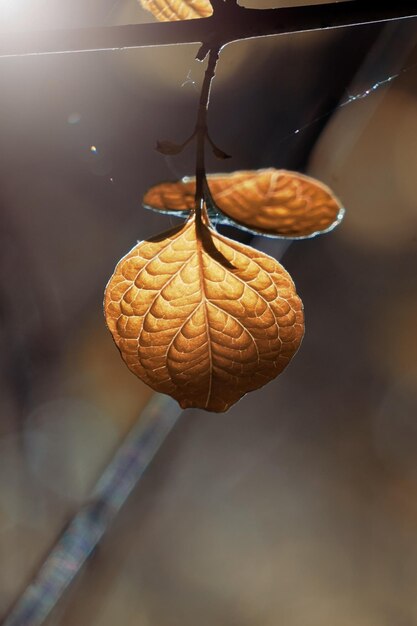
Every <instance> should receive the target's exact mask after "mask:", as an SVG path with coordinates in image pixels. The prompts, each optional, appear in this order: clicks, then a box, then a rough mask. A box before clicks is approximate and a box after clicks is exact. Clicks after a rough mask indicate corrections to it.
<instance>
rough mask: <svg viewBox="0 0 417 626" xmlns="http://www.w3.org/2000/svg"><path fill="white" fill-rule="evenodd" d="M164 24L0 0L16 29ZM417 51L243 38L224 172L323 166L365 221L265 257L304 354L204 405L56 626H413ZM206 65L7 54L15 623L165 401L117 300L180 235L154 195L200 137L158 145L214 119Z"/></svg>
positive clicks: (227, 87) (4, 121) (7, 555)
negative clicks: (133, 350) (280, 275)
mask: <svg viewBox="0 0 417 626" xmlns="http://www.w3.org/2000/svg"><path fill="white" fill-rule="evenodd" d="M290 4H292V5H296V4H302V3H300V2H292V3H290V2H281V3H278V2H276V3H275V6H277V5H280V6H281V5H286V6H288V5H290ZM303 4H307V3H306V2H304V3H303ZM255 5H256V4H254V3H252V4H251V6H255ZM256 6H266V4H265V3H264V4H263V5H260V4H257V5H256ZM151 20H152V17H151V16H149V15H148V14H146V13H145V12H144V11H142V10H141V9H140V8H139V6H138V5H137V4H136V2H134V0H120V1H118V2H115V1H114V0H111V1H110V0H100V1H99V0H88V1H86V0H84V1H81V0H77V1H75V0H73V1H72V2H71V3H63V2H55V3H50V2H46V1H43V2H42V1H40V0H39V1H36V0H16V2H13V3H12V2H8V1H7V0H0V30H6V29H7V30H13V29H27V28H33V29H34V28H59V27H71V26H88V25H110V24H123V23H136V22H143V21H151ZM416 44H417V24H416V22H415V21H413V20H410V21H403V22H402V23H392V24H389V25H386V26H381V25H374V26H367V27H355V28H349V29H342V30H338V31H335V32H331V31H326V32H324V31H323V32H315V33H309V34H308V33H304V34H297V35H291V36H280V37H269V38H266V39H262V40H261V39H259V40H252V41H249V42H243V43H236V44H233V45H229V46H227V47H226V48H225V49H224V51H223V53H222V55H221V60H220V64H219V69H218V75H217V76H216V80H215V83H214V87H213V92H212V103H211V106H210V111H209V121H210V128H211V134H212V136H213V138H214V140H215V141H216V143H217V144H218V145H219V146H220V147H221V148H222V149H224V150H225V151H226V152H228V153H229V154H232V159H230V161H228V162H227V163H224V162H220V163H219V162H215V161H214V159H211V158H210V159H209V169H210V171H213V172H214V171H225V170H227V171H231V170H234V169H241V168H260V167H269V166H275V167H286V168H290V169H300V170H302V171H307V172H308V173H310V174H312V175H314V176H317V177H318V178H320V179H322V180H323V181H325V182H326V183H327V184H329V185H330V186H331V187H332V188H333V190H334V191H335V192H336V193H337V194H338V195H339V196H340V197H341V198H342V200H343V202H344V204H345V206H346V209H347V212H346V218H345V220H344V222H343V223H342V225H341V226H340V227H339V228H338V229H337V230H336V231H334V232H333V233H331V234H328V235H326V236H323V237H321V238H317V239H313V240H308V241H304V242H295V243H293V244H292V245H291V246H290V247H289V248H288V249H287V250H286V251H285V254H284V256H282V255H283V248H282V246H280V245H279V244H277V243H275V242H273V241H272V240H265V239H264V240H261V239H260V238H257V239H256V240H255V241H254V242H253V243H254V245H258V246H260V247H261V248H262V249H264V250H267V251H268V252H269V253H270V254H273V255H275V256H277V257H278V258H282V262H283V264H284V265H285V267H286V268H287V269H288V270H289V271H290V273H291V275H292V276H293V278H294V280H295V282H296V285H297V288H298V291H299V293H300V295H301V296H302V298H303V300H304V304H305V309H306V337H305V340H304V342H303V345H302V348H301V350H300V352H299V353H298V355H297V357H296V358H295V359H294V361H293V363H292V364H291V366H290V367H289V368H288V370H286V371H285V373H284V374H283V375H282V376H281V377H280V378H279V379H277V380H276V381H274V382H273V383H271V384H269V385H268V386H267V387H265V388H263V389H261V390H259V391H257V392H255V393H252V394H250V395H248V396H246V397H245V398H244V399H242V401H241V402H239V403H238V404H237V405H236V406H235V407H233V408H232V409H231V410H230V411H229V412H228V413H226V414H224V415H211V414H207V413H205V412H203V411H195V410H188V411H186V412H184V414H183V415H182V416H181V418H180V420H179V421H178V424H177V426H176V427H175V429H174V430H173V432H172V433H171V435H170V436H169V437H168V439H167V441H166V442H165V444H164V445H163V447H162V449H161V450H160V452H159V453H158V455H157V456H156V458H155V460H154V462H153V464H152V466H151V467H150V468H149V470H148V471H147V472H146V474H145V477H144V478H143V480H142V481H141V482H140V483H139V484H138V486H137V487H136V489H135V490H134V492H133V494H132V495H131V497H130V498H129V500H128V501H127V503H126V504H125V506H124V507H123V508H122V510H121V512H120V514H119V515H118V517H117V519H116V521H115V522H114V523H113V524H112V526H111V528H110V529H109V532H108V533H107V535H106V536H105V538H104V539H103V541H102V542H101V544H100V546H99V548H98V549H97V550H96V551H95V553H94V554H93V556H92V557H91V559H90V560H89V561H88V563H87V565H86V566H85V568H84V569H83V571H82V573H81V574H80V575H79V576H78V577H77V579H76V581H75V582H74V584H73V585H72V586H71V588H70V590H69V591H68V593H67V594H66V595H65V596H64V598H63V599H62V600H61V602H60V603H59V604H58V605H57V607H56V608H55V610H54V611H53V612H52V614H51V615H50V617H49V618H48V620H47V624H48V626H52V625H54V626H58V625H59V626H64V625H65V626H67V625H68V626H73V625H74V624H77V625H79V626H84V625H86V626H87V625H94V626H107V625H113V624H114V623H123V624H125V625H132V626H133V625H135V626H177V625H178V626H180V625H181V626H188V625H189V626H194V625H195V624H199V626H213V625H214V624H216V626H238V625H239V626H276V625H277V624H280V623H282V624H285V626H327V625H329V626H345V625H346V626H348V625H349V626H350V625H351V624H355V626H392V624H395V625H396V626H411V625H412V624H415V623H416V622H417V601H416V594H415V589H416V587H417V454H416V452H417V425H416V416H417V324H416V320H417V280H416V269H417V206H416V197H417V175H416V172H417V49H416V47H415V46H416ZM196 52H197V47H196V46H192V45H190V46H170V47H165V48H149V49H143V50H142V49H137V50H130V51H123V52H120V51H119V52H102V53H88V54H87V53H85V54H70V55H57V56H39V57H25V58H0V93H1V97H0V346H1V349H0V616H1V615H6V614H7V613H8V611H9V610H10V607H11V606H12V605H13V604H14V602H15V601H16V599H17V598H18V597H19V595H20V594H21V593H22V591H23V590H24V589H25V587H26V586H27V585H28V584H29V582H30V581H31V579H32V577H33V576H34V574H35V573H36V572H37V570H38V568H39V567H40V565H41V564H42V562H43V560H44V559H45V557H46V556H47V554H48V553H49V551H50V549H51V548H52V546H53V545H54V543H55V541H56V540H57V538H58V537H59V535H60V533H61V532H62V530H63V528H65V526H66V525H67V524H68V522H69V521H70V520H71V519H72V517H73V516H74V515H75V514H76V513H77V511H78V510H79V508H80V507H81V506H82V504H83V503H84V502H85V500H86V498H87V497H88V494H89V493H90V491H91V489H92V488H93V486H94V484H95V482H96V480H97V479H98V477H99V476H100V474H101V473H102V471H103V470H104V468H105V467H106V465H107V464H108V462H109V461H110V459H111V457H112V455H113V453H114V452H115V450H117V448H118V447H119V446H120V444H121V442H122V441H123V438H124V437H125V435H126V434H127V432H128V431H129V429H130V428H131V427H132V425H133V424H134V423H135V422H136V421H137V420H138V419H140V414H141V411H142V410H143V408H144V407H145V405H146V403H147V402H148V400H149V398H150V396H151V392H150V390H149V389H148V388H146V387H145V386H144V385H142V384H141V383H140V381H138V380H136V379H135V377H134V376H133V375H132V374H131V373H130V372H129V371H128V370H127V368H126V367H125V366H124V365H123V363H122V362H121V360H120V357H119V355H118V352H117V350H116V348H115V347H114V345H113V343H112V340H111V337H110V335H109V333H108V331H107V330H106V328H105V325H104V320H103V314H102V294H103V289H104V286H105V284H106V281H107V280H108V277H109V276H110V275H111V273H112V270H113V267H114V265H115V263H116V262H117V260H118V259H119V258H120V257H121V256H122V255H123V254H125V252H126V251H127V250H129V249H130V248H131V247H132V245H133V244H134V243H135V242H136V241H137V240H140V239H143V238H146V237H148V236H150V235H152V234H155V233H157V232H160V231H161V230H164V229H167V228H169V227H170V226H171V225H172V224H173V223H174V222H173V220H172V219H171V218H169V217H166V216H160V215H156V214H154V213H151V212H147V211H145V210H144V209H143V208H142V207H141V197H142V195H143V193H144V192H145V191H146V189H147V188H148V187H149V186H151V185H152V184H155V183H156V182H159V181H161V180H169V179H176V178H178V177H180V176H183V175H185V174H190V173H192V170H193V152H192V148H189V149H187V151H186V152H185V153H184V154H182V155H181V156H179V157H176V158H171V157H163V156H161V155H160V154H158V153H157V152H156V151H155V150H154V146H155V143H156V140H157V139H171V140H173V141H181V140H182V139H183V138H185V137H186V136H188V134H189V132H190V130H191V128H192V125H193V123H194V122H193V120H194V116H195V111H196V105H197V100H198V90H199V86H200V85H201V80H202V76H203V72H204V64H201V63H199V62H197V61H194V57H195V54H196ZM391 77H392V80H390V81H387V82H385V81H386V80H387V79H388V78H391ZM380 83H384V84H380ZM377 85H379V87H378V88H376V86H377ZM367 92H368V93H367ZM228 233H229V234H230V235H231V236H236V237H241V238H242V237H243V239H244V240H245V241H248V236H247V235H242V234H238V233H237V232H235V231H230V230H229V231H228Z"/></svg>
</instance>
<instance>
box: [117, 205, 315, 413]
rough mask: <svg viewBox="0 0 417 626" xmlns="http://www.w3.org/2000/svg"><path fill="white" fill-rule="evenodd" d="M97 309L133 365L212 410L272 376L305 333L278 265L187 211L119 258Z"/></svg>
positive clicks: (157, 385)
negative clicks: (185, 217)
mask: <svg viewBox="0 0 417 626" xmlns="http://www.w3.org/2000/svg"><path fill="white" fill-rule="evenodd" d="M105 315H106V320H107V325H108V327H109V329H110V331H111V333H112V335H113V338H114V340H115V342H116V344H117V346H118V348H119V349H120V352H121V355H122V357H123V359H124V360H125V362H126V364H127V365H128V367H129V368H130V369H131V370H132V372H134V373H135V374H136V375H137V376H138V377H139V378H141V379H142V380H144V381H145V382H146V383H147V384H148V385H150V386H151V387H152V388H153V389H155V390H156V391H159V392H162V393H166V394H169V395H171V396H173V397H174V398H175V399H176V400H177V401H178V402H179V404H180V405H181V406H182V407H183V408H187V407H199V408H203V409H206V410H208V411H216V412H222V411H226V410H227V409H228V408H229V407H230V406H231V405H232V404H234V403H235V402H236V401H237V400H239V398H241V397H242V396H243V395H244V394H245V393H247V392H248V391H251V390H254V389H257V388H259V387H262V386H263V385H265V384H266V383H267V382H269V381H270V380H272V379H273V378H275V377H276V376H277V375H278V374H279V373H280V372H281V371H282V370H283V369H284V368H285V367H286V365H288V363H289V361H290V360H291V358H292V356H293V355H294V354H295V352H296V351H297V349H298V347H299V345H300V342H301V339H302V337H303V334H304V317H303V307H302V302H301V300H300V298H299V297H298V296H297V294H296V292H295V287H294V284H293V282H292V280H291V277H290V276H289V274H288V273H287V272H286V271H285V269H284V268H283V267H282V266H281V265H280V264H279V263H278V262H277V261H275V260H274V259H272V258H271V257H269V256H267V255H266V254H264V253H262V252H259V251H257V250H255V249H253V248H250V247H247V246H244V245H242V244H240V243H237V242H234V241H231V240H229V239H227V238H226V237H223V236H221V235H219V234H218V233H216V232H215V231H213V230H211V229H209V228H208V227H206V226H201V225H200V226H198V225H197V224H196V222H195V218H194V217H192V218H191V219H190V220H189V221H188V222H187V223H186V224H185V225H184V226H183V227H181V228H177V229H174V230H171V231H169V232H168V233H165V235H162V236H159V237H155V238H154V239H151V240H149V241H143V242H141V243H139V244H138V245H136V246H135V247H134V248H133V249H132V250H131V251H130V252H129V253H128V254H127V255H126V256H125V257H124V258H123V259H122V260H121V261H120V262H119V264H118V265H117V267H116V270H115V272H114V274H113V276H112V278H111V279H110V281H109V283H108V285H107V288H106V293H105Z"/></svg>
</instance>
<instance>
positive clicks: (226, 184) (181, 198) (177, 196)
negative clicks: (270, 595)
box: [143, 168, 344, 239]
mask: <svg viewBox="0 0 417 626" xmlns="http://www.w3.org/2000/svg"><path fill="white" fill-rule="evenodd" d="M207 178H208V183H209V187H210V191H211V194H212V197H213V200H214V202H215V204H216V205H217V207H218V208H219V209H220V210H221V212H222V213H223V216H222V215H220V216H219V219H218V221H219V222H220V223H221V222H226V223H230V221H233V222H234V223H235V224H236V225H237V226H239V227H240V228H244V229H246V230H250V231H251V232H255V233H261V234H264V235H269V236H273V237H288V238H291V239H302V238H305V237H312V236H314V235H317V234H319V233H323V232H327V231H329V230H331V229H332V228H334V227H335V226H336V225H337V224H338V223H339V222H340V220H341V219H342V217H343V214H344V209H343V208H342V205H341V203H340V201H339V200H338V199H337V198H336V197H335V195H334V194H333V193H332V191H331V190H330V189H329V188H328V187H327V186H326V185H324V184H323V183H321V182H320V181H318V180H316V179H315V178H311V177H309V176H305V175H303V174H298V173H297V172H288V171H286V170H276V169H273V168H270V169H266V170H258V171H242V172H233V173H232V174H211V175H209V176H208V177H207ZM194 193H195V179H194V178H191V177H190V178H188V177H187V178H183V179H182V180H180V181H178V182H176V183H161V184H159V185H156V186H155V187H152V188H151V189H150V190H149V191H148V192H147V193H146V194H145V196H144V199H143V203H144V205H145V206H146V207H148V208H151V209H156V210H160V211H165V212H168V213H174V214H184V212H187V211H189V210H190V209H192V208H193V206H194Z"/></svg>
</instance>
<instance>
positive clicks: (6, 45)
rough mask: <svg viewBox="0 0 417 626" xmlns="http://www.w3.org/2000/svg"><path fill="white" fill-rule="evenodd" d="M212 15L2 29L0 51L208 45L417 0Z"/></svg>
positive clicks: (369, 14)
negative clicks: (93, 25)
mask: <svg viewBox="0 0 417 626" xmlns="http://www.w3.org/2000/svg"><path fill="white" fill-rule="evenodd" d="M214 6H215V11H214V14H213V16H212V17H208V18H205V19H198V20H187V21H183V22H161V23H156V24H133V25H127V26H110V27H103V28H79V29H71V30H54V31H28V32H19V33H17V32H3V33H1V34H0V57H7V56H23V55H32V54H56V53H65V52H84V51H92V50H120V49H124V48H141V47H146V46H163V45H170V44H184V43H204V44H205V45H206V46H207V47H208V48H210V47H213V46H221V45H223V44H226V43H229V42H231V41H237V40H240V39H250V38H252V37H262V36H266V35H283V34H286V33H296V32H302V31H311V30H322V29H327V28H339V27H342V26H354V25H360V24H370V23H376V22H384V21H389V20H398V19H402V18H409V17H416V16H417V2H416V0H378V1H376V0H351V1H350V2H335V3H332V4H321V5H311V6H300V7H292V8H281V9H266V10H262V9H245V8H243V7H240V6H238V5H237V4H234V3H228V2H220V1H217V0H216V2H215V3H214Z"/></svg>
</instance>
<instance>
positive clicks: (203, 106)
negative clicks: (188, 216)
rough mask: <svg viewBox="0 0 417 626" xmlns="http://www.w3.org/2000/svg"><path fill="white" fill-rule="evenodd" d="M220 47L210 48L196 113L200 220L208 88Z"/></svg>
mask: <svg viewBox="0 0 417 626" xmlns="http://www.w3.org/2000/svg"><path fill="white" fill-rule="evenodd" d="M219 55H220V48H219V47H214V48H211V50H210V52H209V59H208V64H207V69H206V73H205V75H204V81H203V85H202V88H201V94H200V101H199V104H198V114H197V123H196V138H197V147H196V169H195V177H196V188H195V211H196V220H197V222H198V223H199V222H201V218H202V215H203V212H204V204H205V197H204V196H205V188H206V166H205V144H206V139H207V110H208V105H209V101H210V88H211V84H212V81H213V78H214V75H215V73H216V67H217V61H218V60H219Z"/></svg>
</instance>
